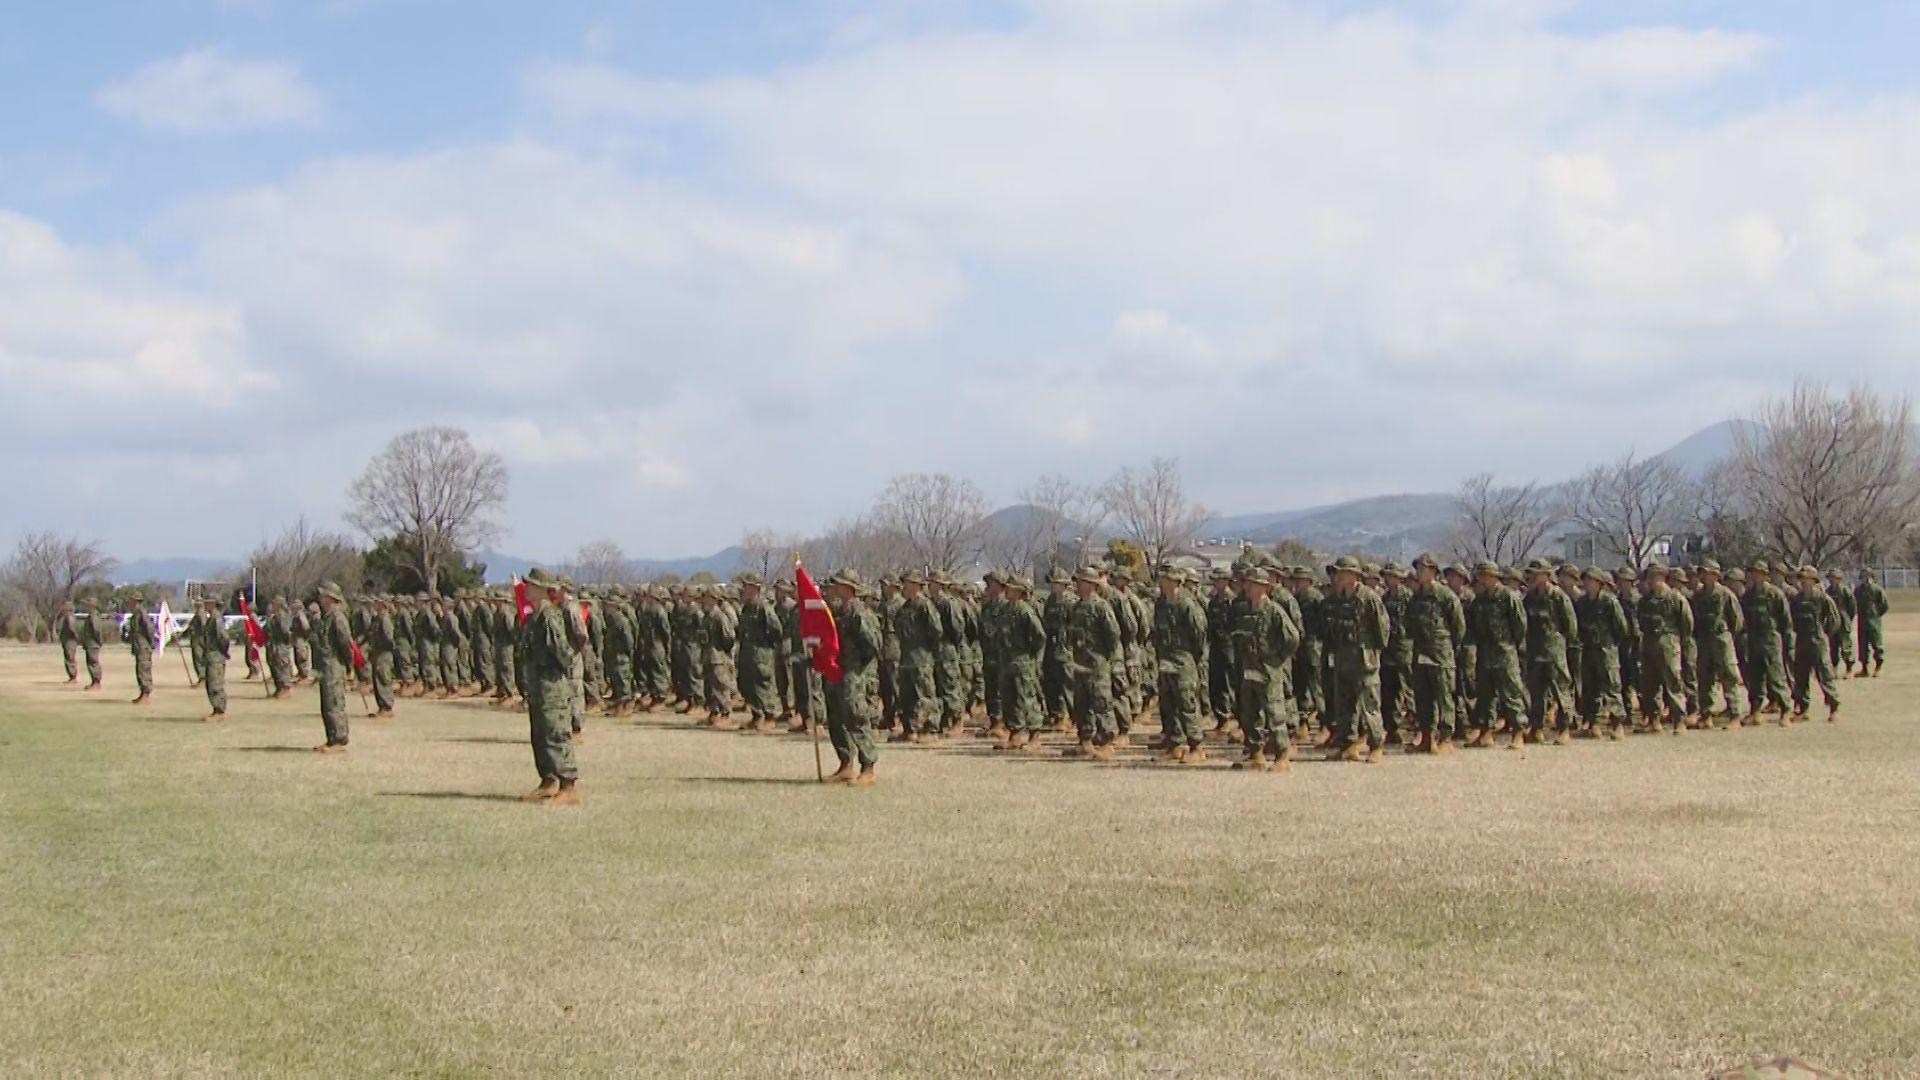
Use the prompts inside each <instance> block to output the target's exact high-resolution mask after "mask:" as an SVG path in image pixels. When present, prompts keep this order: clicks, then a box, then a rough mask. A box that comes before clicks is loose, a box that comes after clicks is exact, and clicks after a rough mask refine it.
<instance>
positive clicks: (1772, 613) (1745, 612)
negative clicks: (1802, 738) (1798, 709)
mask: <svg viewBox="0 0 1920 1080" xmlns="http://www.w3.org/2000/svg"><path fill="white" fill-rule="evenodd" d="M1771 573H1772V568H1771V567H1769V566H1768V565H1767V564H1766V563H1765V562H1755V563H1754V564H1753V565H1752V566H1749V567H1747V587H1746V590H1745V591H1744V592H1743V593H1742V594H1741V597H1740V611H1741V619H1742V622H1743V623H1744V624H1745V629H1746V638H1747V715H1746V718H1745V720H1744V722H1745V723H1748V724H1756V723H1758V722H1759V721H1760V715H1761V714H1762V713H1764V712H1767V711H1768V710H1777V711H1778V712H1779V714H1780V726H1782V727H1786V726H1788V725H1790V724H1792V723H1793V720H1792V718H1791V716H1790V713H1791V705H1790V702H1791V691H1790V690H1789V689H1788V685H1787V675H1786V670H1787V669H1786V664H1785V662H1784V661H1783V660H1782V657H1784V656H1787V655H1790V654H1791V652H1792V646H1791V644H1790V643H1791V642H1792V640H1793V612H1792V610H1791V608H1790V607H1789V606H1788V604H1787V594H1786V593H1783V592H1781V591H1780V587H1779V586H1777V585H1775V584H1773V582H1772V581H1771V580H1769V576H1770V574H1771Z"/></svg>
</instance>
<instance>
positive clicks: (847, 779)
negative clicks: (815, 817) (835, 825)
mask: <svg viewBox="0 0 1920 1080" xmlns="http://www.w3.org/2000/svg"><path fill="white" fill-rule="evenodd" d="M859 593H860V579H859V577H858V576H856V575H855V574H854V572H853V571H851V570H842V571H840V572H839V573H836V574H834V575H833V576H832V577H830V578H828V579H827V602H828V603H829V604H831V605H832V611H833V621H834V625H835V626H836V627H837V628H838V630H839V633H840V681H839V682H838V683H827V684H826V694H825V697H826V710H827V738H828V739H829V740H830V741H831V742H832V743H833V752H834V754H835V755H836V756H837V757H839V759H840V768H839V770H838V771H836V772H835V773H834V774H833V775H832V776H829V777H828V778H827V782H828V783H830V784H845V785H847V786H848V787H871V786H872V785H873V783H874V782H875V780H876V779H877V777H876V776H875V774H874V767H875V765H877V764H878V763H879V760H880V749H879V747H877V746H876V745H874V738H873V725H874V722H875V721H876V720H878V719H879V718H880V671H879V668H880V620H879V617H878V616H876V615H875V614H874V613H873V610H872V609H871V608H869V607H867V605H866V604H864V603H862V602H861V600H860V597H859Z"/></svg>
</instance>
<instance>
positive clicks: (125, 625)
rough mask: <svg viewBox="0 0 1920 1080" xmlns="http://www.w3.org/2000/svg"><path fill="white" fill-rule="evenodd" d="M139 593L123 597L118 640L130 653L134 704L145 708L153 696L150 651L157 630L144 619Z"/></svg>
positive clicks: (156, 641) (157, 638) (155, 642)
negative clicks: (123, 610)
mask: <svg viewBox="0 0 1920 1080" xmlns="http://www.w3.org/2000/svg"><path fill="white" fill-rule="evenodd" d="M140 599H141V597H140V594H139V593H138V592H131V593H128V594H127V602H126V619H125V620H124V621H123V622H121V624H120V637H121V639H122V640H124V641H125V642H126V643H127V647H128V649H130V650H131V651H132V653H133V682H134V685H135V686H137V687H138V688H139V691H140V693H139V696H138V697H135V698H134V699H133V703H134V704H135V705H145V704H146V703H147V702H148V701H149V700H150V699H152V697H153V650H154V649H155V648H157V647H158V646H159V645H160V641H161V638H160V630H159V629H158V628H157V627H155V626H154V624H153V620H152V619H151V618H149V617H148V615H147V609H146V607H145V606H144V605H142V604H141V602H140Z"/></svg>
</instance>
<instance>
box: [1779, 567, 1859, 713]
mask: <svg viewBox="0 0 1920 1080" xmlns="http://www.w3.org/2000/svg"><path fill="white" fill-rule="evenodd" d="M1789 606H1790V609H1791V611H1792V612H1793V643H1794V650H1793V715H1794V718H1795V719H1801V720H1804V719H1806V715H1807V706H1808V704H1809V702H1810V699H1811V695H1812V693H1813V685H1812V684H1813V683H1814V682H1815V681H1816V680H1817V681H1818V682H1819V683H1820V696H1821V697H1822V698H1823V699H1825V701H1826V705H1827V722H1828V723H1833V722H1834V721H1836V720H1838V719H1840V695H1839V693H1838V692H1837V691H1835V690H1834V684H1833V665H1832V663H1831V662H1830V661H1828V659H1827V657H1828V656H1829V655H1831V651H1830V650H1831V645H1830V644H1829V642H1830V641H1831V639H1832V637H1833V635H1835V634H1843V633H1846V624H1845V623H1843V622H1841V621H1840V609H1839V608H1838V607H1837V606H1835V605H1834V602H1833V597H1831V596H1828V595H1827V594H1826V593H1825V592H1823V591H1822V590H1821V588H1820V571H1819V569H1818V568H1817V567H1812V566H1803V567H1801V568H1800V590H1799V591H1798V592H1796V593H1794V594H1793V601H1792V603H1791V605H1789Z"/></svg>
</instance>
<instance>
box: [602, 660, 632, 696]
mask: <svg viewBox="0 0 1920 1080" xmlns="http://www.w3.org/2000/svg"><path fill="white" fill-rule="evenodd" d="M607 693H608V694H610V695H612V697H613V700H615V701H619V702H624V701H628V700H630V699H631V698H632V697H633V693H634V692H633V654H631V653H624V652H615V653H613V654H612V655H610V656H608V657H607Z"/></svg>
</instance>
